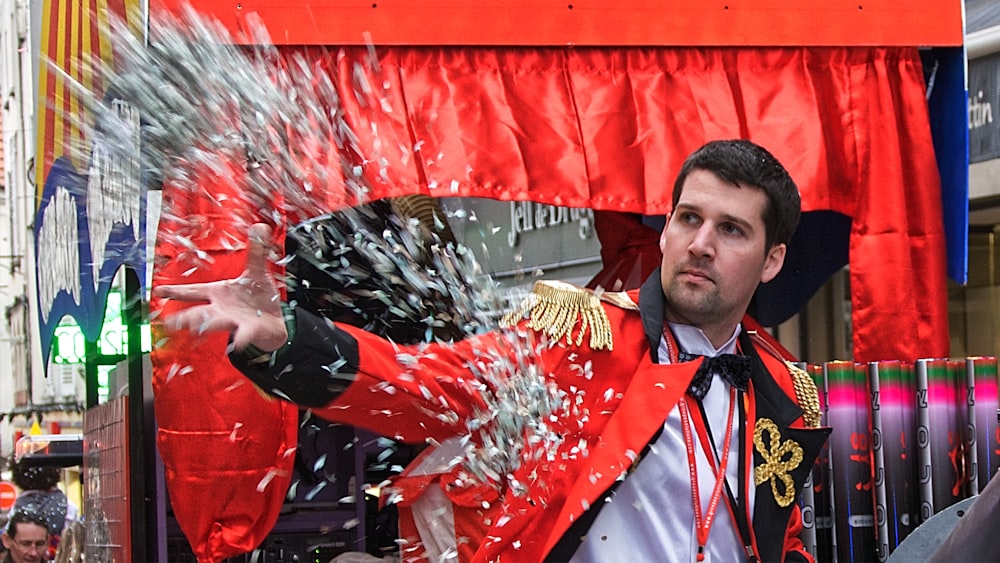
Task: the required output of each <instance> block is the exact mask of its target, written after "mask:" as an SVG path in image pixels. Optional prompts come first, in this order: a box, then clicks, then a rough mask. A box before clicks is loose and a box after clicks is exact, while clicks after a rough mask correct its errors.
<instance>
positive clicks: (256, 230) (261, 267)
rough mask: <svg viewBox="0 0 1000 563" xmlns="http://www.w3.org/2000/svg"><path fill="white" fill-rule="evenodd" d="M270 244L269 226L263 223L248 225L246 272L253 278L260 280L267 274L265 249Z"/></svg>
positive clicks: (266, 249)
mask: <svg viewBox="0 0 1000 563" xmlns="http://www.w3.org/2000/svg"><path fill="white" fill-rule="evenodd" d="M270 245H271V228H270V227H268V226H267V225H265V224H263V223H257V224H255V225H252V226H251V227H250V237H249V240H248V245H247V268H246V269H247V273H248V274H249V275H250V277H251V278H253V279H255V280H262V279H264V278H265V277H267V276H268V275H269V273H268V268H267V251H268V249H269V248H270Z"/></svg>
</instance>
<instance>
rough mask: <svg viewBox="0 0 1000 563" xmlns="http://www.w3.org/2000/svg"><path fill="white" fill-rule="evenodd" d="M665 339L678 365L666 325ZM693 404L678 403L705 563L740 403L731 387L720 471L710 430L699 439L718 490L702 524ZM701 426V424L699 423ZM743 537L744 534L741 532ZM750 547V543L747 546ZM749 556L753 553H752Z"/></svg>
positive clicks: (684, 400)
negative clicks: (712, 453) (692, 414)
mask: <svg viewBox="0 0 1000 563" xmlns="http://www.w3.org/2000/svg"><path fill="white" fill-rule="evenodd" d="M663 336H664V340H665V341H666V343H667V354H668V356H669V357H670V362H671V363H677V360H678V356H679V353H678V352H679V351H678V347H677V343H676V342H675V341H674V335H673V333H672V332H670V329H669V328H668V327H667V326H666V324H665V323H664V326H663ZM690 400H692V399H691V397H689V396H688V395H687V394H686V393H685V394H684V396H683V397H682V398H681V400H680V401H679V402H678V403H677V406H678V408H679V409H680V415H681V431H682V432H683V433H684V446H685V448H686V449H687V457H688V473H689V474H690V477H691V504H692V507H693V508H694V525H695V531H696V534H697V538H698V561H704V560H705V545H706V544H707V543H708V535H709V533H710V532H711V531H712V522H713V521H714V520H715V513H716V511H717V510H718V508H719V501H720V500H721V498H722V488H723V486H724V485H725V484H726V467H727V466H728V462H729V450H730V446H731V444H732V438H733V420H734V419H735V418H736V417H735V415H734V409H736V408H737V407H738V403H737V401H738V400H739V398H738V396H737V392H736V388H735V387H731V388H730V390H729V405H730V406H729V417H728V420H727V421H726V435H725V442H724V443H723V447H722V457H721V459H720V460H719V465H718V467H716V464H715V458H716V456H714V455H709V452H712V451H714V449H713V447H712V445H711V444H710V440H711V438H710V437H709V436H708V429H707V428H699V430H700V431H699V433H698V438H699V440H700V441H701V447H702V450H704V452H705V457H706V458H707V459H708V461H709V464H711V466H712V468H713V469H715V470H716V471H715V486H714V487H713V488H712V496H711V498H710V499H709V501H708V511H707V512H706V514H705V515H704V522H702V513H701V492H700V491H699V488H698V467H697V460H696V459H695V451H694V438H693V437H692V434H691V414H690V409H689V408H688V401H690ZM696 424H697V422H696ZM731 509H732V510H734V511H738V510H739V507H738V506H732V507H731ZM741 534H742V532H741ZM744 543H746V542H744ZM748 553H749V552H748Z"/></svg>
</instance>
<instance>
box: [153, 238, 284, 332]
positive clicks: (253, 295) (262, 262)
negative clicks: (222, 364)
mask: <svg viewBox="0 0 1000 563" xmlns="http://www.w3.org/2000/svg"><path fill="white" fill-rule="evenodd" d="M270 235H271V229H270V228H269V227H268V226H267V225H263V224H256V225H253V226H252V227H250V240H249V245H248V248H247V263H246V267H245V268H244V269H243V273H242V274H240V276H239V277H237V278H232V279H228V280H220V281H215V282H208V283H192V284H186V285H162V286H158V287H157V288H156V289H155V293H156V295H157V296H159V297H165V298H168V299H176V300H178V301H186V302H202V303H200V304H197V305H192V306H191V307H187V308H185V309H183V310H180V311H177V312H175V313H173V314H170V315H169V316H168V317H166V319H165V320H164V327H165V328H166V329H167V330H168V331H177V330H182V329H187V330H190V331H193V332H196V333H207V332H216V331H226V332H229V333H230V334H231V335H232V338H233V345H234V346H235V348H236V349H237V350H242V349H244V348H246V347H247V345H250V344H252V345H253V346H255V347H257V348H258V349H260V350H262V351H265V352H270V351H273V350H277V349H278V348H280V347H281V346H282V345H283V344H285V342H286V340H287V339H288V331H287V330H286V329H285V320H284V317H283V315H282V311H281V294H280V293H279V291H278V286H277V285H276V284H275V282H274V277H273V276H272V274H271V272H270V271H269V270H268V266H267V243H268V241H270V240H271V239H270Z"/></svg>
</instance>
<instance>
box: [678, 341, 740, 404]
mask: <svg viewBox="0 0 1000 563" xmlns="http://www.w3.org/2000/svg"><path fill="white" fill-rule="evenodd" d="M700 357H701V356H698V355H695V354H688V353H686V352H681V353H680V354H678V357H677V359H678V361H681V362H690V361H691V360H696V359H698V358H700ZM715 375H718V376H719V377H721V378H723V379H725V380H726V381H727V382H728V383H729V384H730V385H732V386H733V387H735V388H737V389H739V390H740V391H746V390H747V382H748V381H750V358H749V357H747V356H743V355H740V354H722V355H720V356H715V357H714V358H705V359H704V360H703V361H702V362H701V365H700V366H698V371H696V372H695V374H694V379H692V380H691V385H689V386H688V391H687V392H688V395H691V396H692V397H694V398H695V399H698V400H699V401H700V400H702V399H704V398H705V395H706V394H707V393H708V389H709V387H711V386H712V377H713V376H715Z"/></svg>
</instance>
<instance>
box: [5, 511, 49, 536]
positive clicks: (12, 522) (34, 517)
mask: <svg viewBox="0 0 1000 563" xmlns="http://www.w3.org/2000/svg"><path fill="white" fill-rule="evenodd" d="M18 524H34V525H36V526H41V527H43V528H45V529H46V531H48V526H46V524H45V518H44V517H42V515H41V514H37V513H36V512H34V511H31V510H14V511H12V513H11V515H10V518H9V519H8V520H7V528H6V530H5V532H6V533H7V537H9V538H11V539H14V537H15V536H16V535H17V525H18Z"/></svg>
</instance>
